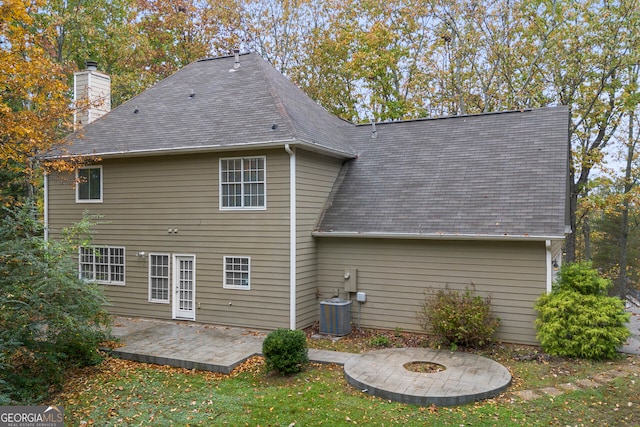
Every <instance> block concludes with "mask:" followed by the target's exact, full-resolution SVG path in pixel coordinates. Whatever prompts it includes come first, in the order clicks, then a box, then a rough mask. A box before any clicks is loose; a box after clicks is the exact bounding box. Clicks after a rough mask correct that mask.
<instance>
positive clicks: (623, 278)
mask: <svg viewBox="0 0 640 427" xmlns="http://www.w3.org/2000/svg"><path fill="white" fill-rule="evenodd" d="M634 120H635V114H634V111H633V110H631V111H629V134H628V137H629V140H628V141H629V142H628V146H627V164H626V169H625V173H624V194H623V199H622V216H621V218H620V238H619V239H618V245H619V257H620V258H619V261H618V263H619V265H620V271H619V272H618V280H616V284H615V286H614V288H613V291H614V292H615V294H616V295H618V296H620V297H624V296H626V294H627V293H628V291H629V288H628V286H629V284H628V278H627V244H628V241H629V208H630V200H629V193H630V192H631V190H633V187H634V184H633V177H632V170H631V169H632V166H633V157H634V155H635V145H636V140H635V138H634V133H633V121H634Z"/></svg>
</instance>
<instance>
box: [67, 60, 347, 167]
mask: <svg viewBox="0 0 640 427" xmlns="http://www.w3.org/2000/svg"><path fill="white" fill-rule="evenodd" d="M234 62H235V57H234V56H227V57H217V58H212V59H204V60H200V61H196V62H194V63H191V64H189V65H187V66H186V67H184V68H183V69H181V70H180V71H178V72H176V73H175V74H173V75H172V76H170V77H168V78H166V79H164V80H162V81H161V82H159V83H158V84H156V85H155V86H153V87H152V88H150V89H148V90H146V91H144V92H142V93H141V94H140V95H138V96H136V97H134V98H132V99H131V100H129V101H127V102H125V103H123V104H121V105H120V106H118V107H117V108H115V109H114V110H113V111H111V112H110V113H108V114H107V115H105V116H104V117H102V118H101V119H100V120H97V121H95V122H93V123H91V124H89V125H87V126H85V127H84V128H83V129H82V131H81V132H78V133H76V134H74V136H73V137H72V138H71V142H72V144H71V145H70V146H69V147H65V152H66V154H67V155H96V156H100V157H108V156H116V155H117V156H122V155H128V156H131V155H148V154H152V153H164V152H173V151H181V152H187V151H207V150H217V149H228V148H230V147H236V148H239V147H251V146H267V145H282V144H284V143H286V142H295V143H297V144H302V145H305V146H306V147H307V148H309V149H316V150H319V151H324V152H327V153H333V154H335V155H338V156H345V157H349V156H352V155H353V151H352V149H351V147H350V146H349V145H348V144H347V143H346V142H345V140H344V137H345V133H344V132H343V131H341V130H340V129H341V128H344V127H349V126H352V125H351V124H349V123H347V122H344V121H342V120H340V119H339V118H337V117H335V116H332V115H331V114H329V113H328V112H327V111H326V110H324V109H323V108H322V107H321V106H320V105H319V104H317V103H316V102H315V101H313V100H312V99H311V98H309V97H308V96H307V95H306V94H305V93H304V92H303V91H302V90H300V89H299V88H298V87H296V86H295V85H294V84H292V83H291V82H290V81H289V80H287V79H286V77H284V76H283V75H282V74H280V73H279V72H278V71H277V70H275V69H274V68H273V67H272V66H270V65H269V64H268V63H267V62H266V61H264V60H263V59H262V58H261V57H260V56H259V55H258V54H255V53H249V54H243V55H240V57H239V64H240V67H239V68H237V69H236V68H234Z"/></svg>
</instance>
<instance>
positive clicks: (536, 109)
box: [355, 105, 567, 127]
mask: <svg viewBox="0 0 640 427" xmlns="http://www.w3.org/2000/svg"><path fill="white" fill-rule="evenodd" d="M557 108H567V106H566V105H548V106H545V107H528V108H520V109H514V110H504V111H487V112H482V113H472V114H460V115H454V116H438V117H418V118H415V119H404V120H389V121H384V122H376V123H375V124H376V126H378V125H390V124H396V123H411V122H426V121H438V120H454V119H465V118H471V117H484V116H496V115H507V114H515V113H531V112H539V111H542V110H551V109H557ZM355 126H356V127H363V126H371V123H356V124H355Z"/></svg>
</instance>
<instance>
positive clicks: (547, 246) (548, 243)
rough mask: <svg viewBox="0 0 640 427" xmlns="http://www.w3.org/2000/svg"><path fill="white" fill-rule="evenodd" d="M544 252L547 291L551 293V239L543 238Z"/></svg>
mask: <svg viewBox="0 0 640 427" xmlns="http://www.w3.org/2000/svg"><path fill="white" fill-rule="evenodd" d="M544 246H545V252H546V255H547V256H546V264H547V293H551V286H552V285H553V260H552V257H551V240H545V242H544Z"/></svg>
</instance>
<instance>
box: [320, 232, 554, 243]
mask: <svg viewBox="0 0 640 427" xmlns="http://www.w3.org/2000/svg"><path fill="white" fill-rule="evenodd" d="M312 235H313V236H314V237H355V238H366V239H416V240H420V239H422V240H492V241H516V240H517V241H535V242H546V241H547V240H564V238H565V237H564V236H535V235H501V234H500V235H492V234H444V233H442V234H440V233H437V234H425V233H358V232H332V231H326V232H325V231H314V232H313V233H312Z"/></svg>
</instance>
